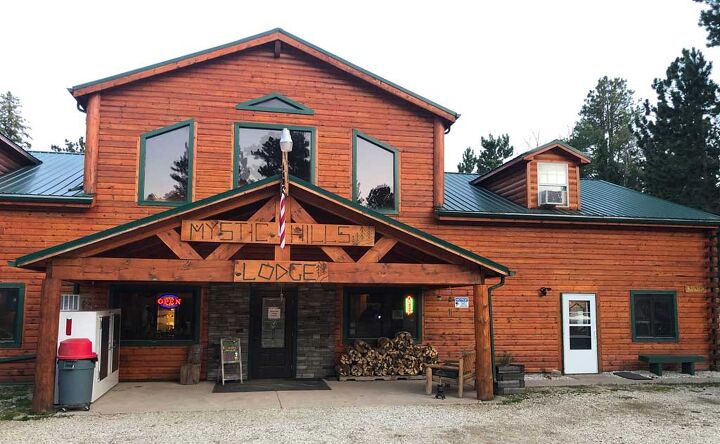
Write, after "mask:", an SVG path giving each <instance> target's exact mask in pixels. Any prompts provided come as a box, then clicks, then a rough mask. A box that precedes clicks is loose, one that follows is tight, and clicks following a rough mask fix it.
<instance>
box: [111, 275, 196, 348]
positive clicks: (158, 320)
mask: <svg viewBox="0 0 720 444" xmlns="http://www.w3.org/2000/svg"><path fill="white" fill-rule="evenodd" d="M110 304H111V306H112V308H120V309H121V310H122V311H121V313H122V314H121V316H122V321H121V324H120V325H121V333H120V337H121V338H122V340H123V342H128V341H130V343H132V342H135V343H138V342H140V343H142V342H148V343H156V342H161V343H172V342H173V341H180V343H188V342H196V341H197V340H198V332H199V327H200V317H199V312H200V300H199V292H198V291H197V289H196V288H188V287H173V286H169V287H167V286H118V287H115V288H113V289H112V292H111V296H110Z"/></svg>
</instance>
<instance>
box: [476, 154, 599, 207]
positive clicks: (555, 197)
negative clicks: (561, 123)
mask: <svg viewBox="0 0 720 444" xmlns="http://www.w3.org/2000/svg"><path fill="white" fill-rule="evenodd" d="M588 163H590V159H589V158H588V157H587V156H585V155H584V154H583V153H581V152H580V151H578V150H576V149H575V148H573V147H571V146H569V145H567V144H565V143H563V142H561V141H559V140H554V141H552V142H550V143H548V144H545V145H542V146H539V147H537V148H535V149H533V150H530V151H528V152H525V153H522V154H520V155H519V156H517V157H515V158H514V159H512V160H510V161H508V162H506V163H504V164H503V165H501V166H499V167H498V168H495V169H494V170H492V171H490V172H488V173H486V174H484V175H482V176H480V177H478V178H477V179H475V180H473V181H472V184H473V185H481V186H483V187H485V188H487V189H488V190H490V191H492V192H494V193H496V194H499V195H501V196H503V197H505V198H507V199H509V200H511V201H513V202H515V203H516V204H518V205H522V206H524V207H526V208H556V209H566V210H578V209H580V204H581V202H580V167H581V166H583V165H586V164H588Z"/></svg>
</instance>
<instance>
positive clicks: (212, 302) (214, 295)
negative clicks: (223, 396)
mask: <svg viewBox="0 0 720 444" xmlns="http://www.w3.org/2000/svg"><path fill="white" fill-rule="evenodd" d="M249 333H250V287H249V286H247V285H234V284H217V285H215V284H213V285H209V286H208V352H207V357H208V358H207V374H208V377H207V379H208V381H216V380H217V379H218V378H219V374H220V339H221V338H227V337H239V338H240V343H241V346H242V361H243V377H245V378H247V372H248V366H247V364H248V363H247V356H248V350H249V349H250V347H249V343H248V337H249Z"/></svg>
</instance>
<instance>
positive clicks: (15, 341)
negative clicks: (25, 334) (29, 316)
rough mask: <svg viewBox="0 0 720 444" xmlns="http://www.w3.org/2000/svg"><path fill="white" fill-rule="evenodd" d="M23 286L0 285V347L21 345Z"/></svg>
mask: <svg viewBox="0 0 720 444" xmlns="http://www.w3.org/2000/svg"><path fill="white" fill-rule="evenodd" d="M24 297H25V284H2V283H0V347H20V345H21V344H22V324H23V298H24Z"/></svg>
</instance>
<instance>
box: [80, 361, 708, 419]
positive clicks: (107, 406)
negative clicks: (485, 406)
mask: <svg viewBox="0 0 720 444" xmlns="http://www.w3.org/2000/svg"><path fill="white" fill-rule="evenodd" d="M638 373H641V374H647V375H649V373H647V372H642V371H641V372H638ZM327 383H328V385H329V386H330V388H331V390H302V391H273V392H249V393H213V392H212V390H213V386H214V383H212V382H207V381H203V382H201V383H200V384H197V385H180V384H178V383H175V382H124V383H120V384H118V385H117V386H115V387H114V388H113V389H112V390H111V391H110V392H108V393H106V394H105V395H104V396H103V397H102V398H100V399H99V400H97V401H96V402H95V403H94V404H93V405H92V407H91V409H90V411H89V412H77V413H76V414H78V415H93V414H116V413H141V412H193V411H195V412H197V411H219V410H246V409H251V410H256V409H298V408H317V407H322V408H333V407H368V406H424V405H457V404H477V403H479V402H480V401H477V400H476V399H475V392H474V391H472V390H469V387H467V389H468V390H466V392H465V397H464V398H462V399H460V398H458V397H457V389H456V388H455V387H450V388H449V389H447V393H446V395H447V397H446V398H445V399H444V400H440V399H435V396H434V395H426V394H425V381H417V380H416V381H367V382H359V381H348V382H338V381H333V380H327ZM692 383H720V372H698V375H697V376H694V377H691V376H688V375H680V374H677V373H674V372H667V374H666V375H665V376H663V377H661V378H654V379H652V380H650V381H636V380H630V379H624V378H621V377H619V376H615V375H613V374H612V373H600V374H596V375H573V376H559V377H553V378H547V377H543V376H542V375H526V380H525V385H526V387H528V388H530V389H532V388H543V387H570V386H595V385H632V384H692Z"/></svg>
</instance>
